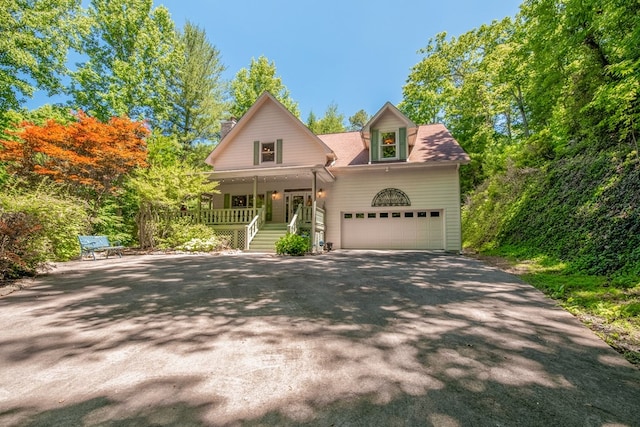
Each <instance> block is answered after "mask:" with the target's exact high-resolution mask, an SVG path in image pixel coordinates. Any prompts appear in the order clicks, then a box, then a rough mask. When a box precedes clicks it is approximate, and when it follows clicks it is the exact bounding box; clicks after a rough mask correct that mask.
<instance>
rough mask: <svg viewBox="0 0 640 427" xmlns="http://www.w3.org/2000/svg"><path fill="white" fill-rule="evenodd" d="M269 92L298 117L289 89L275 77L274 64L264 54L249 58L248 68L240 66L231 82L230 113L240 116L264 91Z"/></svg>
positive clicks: (298, 113)
mask: <svg viewBox="0 0 640 427" xmlns="http://www.w3.org/2000/svg"><path fill="white" fill-rule="evenodd" d="M265 91H266V92H269V93H270V94H271V95H273V96H274V97H275V98H276V99H277V100H278V101H280V102H281V103H282V104H283V105H284V106H285V107H286V108H287V109H288V110H289V111H291V113H292V114H293V115H294V116H296V117H299V116H300V111H299V109H298V103H297V102H295V101H294V100H293V99H291V95H290V94H289V90H288V89H287V87H286V86H285V85H284V84H283V83H282V79H281V78H280V77H276V64H275V63H274V62H269V60H268V59H267V58H266V57H265V56H260V57H259V58H258V59H255V58H251V65H250V66H249V69H246V68H242V69H241V70H240V71H238V73H237V74H236V77H235V79H233V81H232V82H231V97H232V105H231V115H232V116H234V117H237V118H240V117H242V116H243V115H244V113H246V112H247V110H248V109H249V108H251V106H252V105H253V104H254V102H256V100H257V99H258V98H259V97H260V95H262V94H263V93H264V92H265Z"/></svg>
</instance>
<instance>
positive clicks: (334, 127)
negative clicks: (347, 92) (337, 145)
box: [307, 103, 345, 135]
mask: <svg viewBox="0 0 640 427" xmlns="http://www.w3.org/2000/svg"><path fill="white" fill-rule="evenodd" d="M307 127H308V128H309V129H310V130H311V132H313V133H315V134H316V135H323V134H327V133H338V132H344V131H345V127H344V114H341V113H339V112H338V105H337V104H335V103H332V104H331V105H329V106H328V107H327V111H325V113H324V117H322V118H321V119H320V120H316V118H315V116H313V115H312V113H310V114H309V119H308V120H307Z"/></svg>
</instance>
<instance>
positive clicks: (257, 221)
mask: <svg viewBox="0 0 640 427" xmlns="http://www.w3.org/2000/svg"><path fill="white" fill-rule="evenodd" d="M252 210H253V209H252ZM265 218H266V211H265V209H264V206H263V207H261V208H258V214H257V215H256V216H255V217H253V220H251V222H250V223H249V224H248V225H247V226H246V229H247V230H246V232H245V236H246V237H245V241H244V249H245V250H248V249H249V245H250V244H251V241H252V240H253V238H254V237H255V236H256V234H258V230H260V227H262V224H264V221H265Z"/></svg>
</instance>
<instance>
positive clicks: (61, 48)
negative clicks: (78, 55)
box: [0, 0, 82, 121]
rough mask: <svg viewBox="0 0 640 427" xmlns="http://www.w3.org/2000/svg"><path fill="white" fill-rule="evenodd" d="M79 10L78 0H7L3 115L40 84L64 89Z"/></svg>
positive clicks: (0, 26)
mask: <svg viewBox="0 0 640 427" xmlns="http://www.w3.org/2000/svg"><path fill="white" fill-rule="evenodd" d="M79 12H80V1H79V0H31V1H24V0H3V1H2V6H1V7H0V34H2V37H0V52H2V54H0V116H2V115H3V114H4V113H5V112H7V111H8V110H10V109H17V108H18V107H19V106H20V105H21V104H22V102H23V101H24V99H23V97H25V96H26V97H31V96H32V95H33V93H34V92H35V90H36V89H45V90H48V91H49V92H50V93H56V92H60V91H61V89H62V84H61V76H63V75H65V74H66V72H67V68H66V60H67V52H68V50H69V47H70V46H71V45H72V44H73V41H74V36H75V35H76V34H77V32H78V30H79V29H81V27H82V25H81V23H80V13H79ZM54 23H55V25H53V24H54ZM0 121H2V120H1V117H0Z"/></svg>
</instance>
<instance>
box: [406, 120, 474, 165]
mask: <svg viewBox="0 0 640 427" xmlns="http://www.w3.org/2000/svg"><path fill="white" fill-rule="evenodd" d="M407 161H408V162H416V163H419V162H460V163H469V156H468V155H467V153H465V152H464V150H463V149H462V147H461V146H460V144H458V141H456V140H455V139H454V138H453V136H451V134H450V133H449V131H448V130H447V128H446V127H444V125H442V124H432V125H422V126H418V134H417V135H416V142H415V145H414V146H413V150H411V154H409V158H408V159H407Z"/></svg>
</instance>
